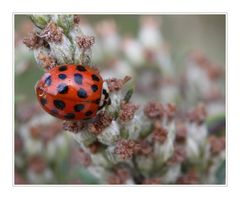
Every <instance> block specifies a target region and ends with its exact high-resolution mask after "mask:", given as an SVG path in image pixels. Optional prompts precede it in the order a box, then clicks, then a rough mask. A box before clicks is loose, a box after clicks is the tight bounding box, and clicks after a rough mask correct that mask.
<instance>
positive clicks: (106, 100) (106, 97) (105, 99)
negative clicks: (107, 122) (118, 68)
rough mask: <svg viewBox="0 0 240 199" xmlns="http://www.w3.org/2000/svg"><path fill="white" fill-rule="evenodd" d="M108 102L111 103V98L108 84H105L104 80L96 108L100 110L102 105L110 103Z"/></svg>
mask: <svg viewBox="0 0 240 199" xmlns="http://www.w3.org/2000/svg"><path fill="white" fill-rule="evenodd" d="M110 104H111V99H110V97H109V90H108V86H107V84H106V82H104V83H103V89H102V95H101V101H100V103H99V109H98V110H101V109H102V108H103V107H105V106H106V105H110Z"/></svg>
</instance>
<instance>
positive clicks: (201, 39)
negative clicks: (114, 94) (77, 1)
mask: <svg viewBox="0 0 240 199" xmlns="http://www.w3.org/2000/svg"><path fill="white" fill-rule="evenodd" d="M80 26H81V29H82V32H83V33H84V34H86V35H94V36H95V38H96V42H95V45H94V46H93V49H92V63H93V65H96V66H97V67H98V68H99V69H100V71H101V73H102V76H103V77H104V78H110V77H111V78H112V77H117V78H122V77H124V76H125V75H130V76H132V77H133V81H132V85H131V86H132V87H134V88H135V93H134V95H133V101H134V102H136V103H138V104H144V103H146V102H147V101H150V100H155V99H157V100H159V101H161V102H163V103H168V102H171V103H175V104H176V105H177V114H178V116H179V117H184V114H185V113H186V112H187V111H188V110H191V108H193V107H194V106H196V105H198V104H199V103H204V104H205V105H206V110H207V113H208V118H207V122H208V128H209V129H210V133H215V132H214V131H216V128H215V127H216V121H217V122H218V121H219V118H221V119H222V118H224V115H225V16H224V15H161V16H160V15H155V16H150V15H147V16H140V15H84V16H81V18H80ZM32 29H33V25H32V22H31V20H30V19H29V17H28V16H25V15H15V183H16V184H27V183H30V184H32V183H37V184H39V183H40V184H46V183H51V184H52V183H54V184H61V183H63V184H66V183H70V184H73V183H76V184H82V183H83V184H86V183H87V184H96V183H100V182H99V181H98V179H97V178H95V177H94V176H92V175H91V174H90V173H88V172H87V171H86V170H85V168H84V166H86V164H87V163H86V162H87V161H88V157H86V156H84V154H82V153H81V151H79V150H78V147H77V144H76V143H75V141H74V140H73V139H72V138H71V136H69V134H68V133H64V132H63V130H62V124H61V122H59V120H57V119H55V118H53V117H51V116H50V115H48V114H46V113H44V112H43V111H42V110H41V108H40V106H39V105H38V104H37V100H36V97H35V93H34V85H35V83H36V82H37V80H38V79H39V78H40V77H41V75H42V74H43V73H44V71H43V70H42V69H41V68H40V67H39V66H38V65H37V64H36V62H35V59H34V54H33V51H30V50H29V49H28V48H27V47H26V46H25V45H24V44H23V43H22V41H23V39H24V37H26V36H27V35H28V33H29V32H31V30H32ZM224 121H225V120H224ZM49 127H50V128H49Z"/></svg>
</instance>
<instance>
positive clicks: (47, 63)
mask: <svg viewBox="0 0 240 199" xmlns="http://www.w3.org/2000/svg"><path fill="white" fill-rule="evenodd" d="M37 58H38V60H40V61H41V66H42V67H43V68H44V69H45V70H50V69H51V68H53V67H54V66H55V65H56V60H55V59H54V58H52V57H51V56H49V55H46V54H44V53H42V52H40V53H39V54H38V56H37Z"/></svg>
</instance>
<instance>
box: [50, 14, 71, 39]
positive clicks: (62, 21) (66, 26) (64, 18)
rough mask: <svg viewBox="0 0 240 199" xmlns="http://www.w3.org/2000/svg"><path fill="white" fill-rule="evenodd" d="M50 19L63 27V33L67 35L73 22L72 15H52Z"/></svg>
mask: <svg viewBox="0 0 240 199" xmlns="http://www.w3.org/2000/svg"><path fill="white" fill-rule="evenodd" d="M52 20H53V21H54V22H55V23H56V24H57V25H58V26H59V27H61V28H62V29H63V32H64V34H65V35H68V33H69V31H70V30H71V29H72V27H73V24H74V21H73V15H54V16H53V17H52Z"/></svg>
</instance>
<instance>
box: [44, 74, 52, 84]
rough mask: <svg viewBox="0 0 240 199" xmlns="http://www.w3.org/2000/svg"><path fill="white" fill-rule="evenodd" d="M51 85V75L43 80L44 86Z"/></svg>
mask: <svg viewBox="0 0 240 199" xmlns="http://www.w3.org/2000/svg"><path fill="white" fill-rule="evenodd" d="M51 83H52V78H51V75H49V76H48V77H47V78H46V79H45V80H44V84H45V85H47V86H50V85H51Z"/></svg>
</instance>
